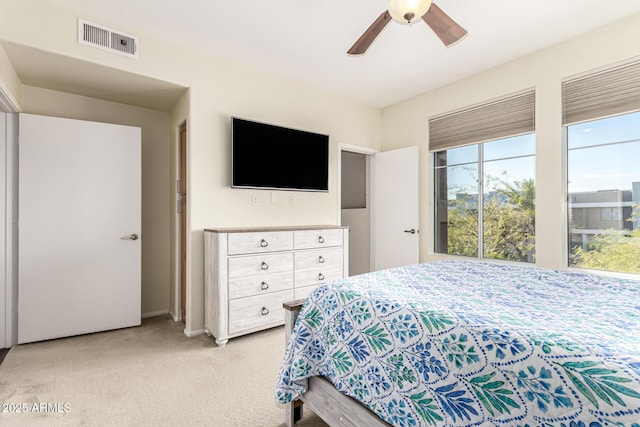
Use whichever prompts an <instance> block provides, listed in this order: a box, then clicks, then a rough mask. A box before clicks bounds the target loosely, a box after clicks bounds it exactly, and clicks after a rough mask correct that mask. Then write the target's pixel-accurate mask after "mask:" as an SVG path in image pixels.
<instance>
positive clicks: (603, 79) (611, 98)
mask: <svg viewBox="0 0 640 427" xmlns="http://www.w3.org/2000/svg"><path fill="white" fill-rule="evenodd" d="M562 106H563V111H562V124H564V125H569V124H574V123H579V122H584V121H587V120H594V119H599V118H602V117H608V116H614V115H617V114H622V113H628V112H632V111H636V110H640V61H638V62H633V63H629V64H625V65H622V66H619V67H615V68H611V69H608V70H605V71H601V72H598V73H593V74H589V75H587V76H583V77H580V78H577V79H572V80H567V81H565V82H563V83H562Z"/></svg>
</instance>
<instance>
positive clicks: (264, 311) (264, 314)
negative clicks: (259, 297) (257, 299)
mask: <svg viewBox="0 0 640 427" xmlns="http://www.w3.org/2000/svg"><path fill="white" fill-rule="evenodd" d="M260 314H262V315H263V316H266V315H267V314H269V309H268V308H267V307H262V310H260Z"/></svg>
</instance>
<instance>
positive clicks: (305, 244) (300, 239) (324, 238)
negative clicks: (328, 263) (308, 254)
mask: <svg viewBox="0 0 640 427" xmlns="http://www.w3.org/2000/svg"><path fill="white" fill-rule="evenodd" d="M343 236H344V233H343V230H342V229H327V230H299V231H294V234H293V244H294V248H295V249H312V248H322V247H327V246H342V245H343V244H344V241H343Z"/></svg>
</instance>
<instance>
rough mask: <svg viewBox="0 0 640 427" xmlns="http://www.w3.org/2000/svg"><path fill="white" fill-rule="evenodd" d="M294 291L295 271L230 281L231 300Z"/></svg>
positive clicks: (244, 277)
mask: <svg viewBox="0 0 640 427" xmlns="http://www.w3.org/2000/svg"><path fill="white" fill-rule="evenodd" d="M290 289H293V271H291V270H290V271H286V272H284V273H266V274H260V275H257V276H243V277H236V278H232V279H229V299H235V298H243V297H249V296H253V295H264V294H268V293H272V292H278V291H286V290H290Z"/></svg>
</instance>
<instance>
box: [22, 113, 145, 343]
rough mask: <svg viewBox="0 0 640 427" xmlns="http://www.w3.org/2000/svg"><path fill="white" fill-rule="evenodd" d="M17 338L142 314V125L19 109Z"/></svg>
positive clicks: (71, 331)
mask: <svg viewBox="0 0 640 427" xmlns="http://www.w3.org/2000/svg"><path fill="white" fill-rule="evenodd" d="M19 126H20V137H19V144H20V146H19V149H20V153H19V212H20V217H19V260H18V262H19V267H18V271H19V276H18V277H19V279H18V292H19V303H18V342H19V343H26V342H32V341H40V340H45V339H51V338H59V337H64V336H71V335H77V334H83V333H89V332H97V331H102V330H109V329H116V328H122V327H128V326H134V325H139V324H140V311H141V304H140V299H141V295H140V292H141V277H140V275H141V241H140V239H139V238H138V236H140V234H141V143H140V137H141V131H140V128H135V127H130V126H119V125H111V124H104V123H94V122H86V121H79V120H69V119H60V118H53V117H44V116H35V115H29V114H21V115H20V122H19Z"/></svg>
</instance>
